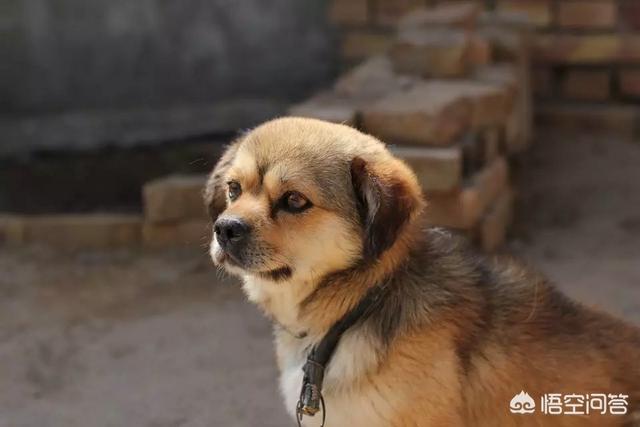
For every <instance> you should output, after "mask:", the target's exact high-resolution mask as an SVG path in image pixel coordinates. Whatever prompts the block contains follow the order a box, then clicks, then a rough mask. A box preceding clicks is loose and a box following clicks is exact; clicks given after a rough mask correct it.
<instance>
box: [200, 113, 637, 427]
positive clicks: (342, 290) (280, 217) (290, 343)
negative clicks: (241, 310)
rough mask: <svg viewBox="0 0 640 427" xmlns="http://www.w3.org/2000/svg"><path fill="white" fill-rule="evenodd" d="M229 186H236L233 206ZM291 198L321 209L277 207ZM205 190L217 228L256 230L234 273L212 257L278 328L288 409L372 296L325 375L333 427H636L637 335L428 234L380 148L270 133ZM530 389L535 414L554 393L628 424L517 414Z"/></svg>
mask: <svg viewBox="0 0 640 427" xmlns="http://www.w3.org/2000/svg"><path fill="white" fill-rule="evenodd" d="M230 180H232V181H236V182H238V183H239V184H240V185H241V187H242V193H241V195H240V196H239V197H237V199H235V201H231V200H229V199H228V197H227V182H228V181H230ZM292 190H294V191H298V192H300V193H301V194H303V195H304V196H305V197H306V198H307V199H308V200H309V201H310V202H311V204H312V206H311V207H310V208H308V209H306V210H304V211H303V212H300V213H289V212H286V211H283V210H282V209H278V206H280V205H279V203H280V202H279V200H280V197H281V196H282V194H283V193H285V192H286V191H292ZM205 193H206V195H205V196H206V200H207V203H208V206H209V208H210V212H211V215H212V218H213V220H214V221H215V220H216V219H217V218H218V217H220V218H226V217H235V218H241V219H242V220H243V221H246V222H247V223H248V224H250V226H251V229H252V231H251V236H250V240H249V242H248V243H247V245H246V248H244V249H243V251H242V252H241V253H238V254H236V257H235V258H234V259H233V260H231V259H230V257H229V256H228V254H226V253H225V251H224V250H222V248H221V247H220V245H219V244H218V242H217V240H216V237H215V235H214V238H213V241H212V244H211V255H212V257H213V259H214V261H215V262H216V264H218V265H221V266H224V267H225V269H226V270H227V271H229V272H231V273H234V274H237V275H239V276H241V277H242V279H243V282H244V285H243V288H244V290H245V292H246V294H247V296H248V298H249V299H250V300H251V301H253V302H255V303H256V304H258V305H259V306H260V307H261V308H262V309H263V310H264V312H265V313H266V314H267V315H268V316H269V317H270V318H271V319H273V322H274V325H275V341H276V348H277V358H278V364H279V368H280V371H281V381H280V385H281V390H282V393H283V395H284V399H285V402H286V407H287V409H288V410H289V411H290V412H292V413H293V411H294V409H295V405H296V401H297V399H298V395H299V392H300V387H301V384H302V369H301V368H302V365H303V363H304V361H305V358H306V356H307V353H308V351H309V350H310V348H311V347H312V346H313V345H314V344H316V343H318V342H319V340H320V339H321V338H322V337H323V335H324V334H325V333H326V332H327V330H328V329H329V328H330V327H331V325H332V324H334V323H335V322H336V321H337V320H338V319H339V318H340V317H341V316H342V315H343V314H344V313H346V312H347V311H349V310H350V309H352V308H353V307H354V306H355V305H356V304H357V302H358V301H359V300H360V299H361V298H362V297H363V295H365V293H366V292H367V290H368V289H370V288H371V287H373V286H376V285H378V286H382V287H383V299H382V302H381V304H380V305H379V306H378V307H377V308H376V310H375V311H374V312H373V313H372V314H370V315H368V316H367V317H366V318H364V319H362V320H361V321H359V322H358V323H357V324H356V325H355V326H353V327H352V328H350V329H349V330H348V331H347V332H346V333H345V334H344V336H343V337H342V339H341V341H340V343H339V345H338V347H337V349H336V352H335V354H334V357H333V359H332V361H331V362H330V364H329V366H328V368H327V372H326V377H325V382H324V388H323V394H324V397H325V400H326V412H327V413H326V416H327V426H328V427H346V426H349V427H377V426H398V427H405V426H509V425H536V426H542V425H544V426H547V425H558V426H560V425H562V426H620V425H634V424H633V423H634V422H637V420H638V419H639V418H640V415H639V414H640V412H639V411H640V332H639V330H638V329H636V328H635V327H632V326H631V325H628V324H626V323H624V322H622V321H620V320H617V319H614V318H612V317H610V316H608V315H606V314H603V313H599V312H596V311H593V310H591V309H588V308H585V307H583V306H581V305H579V304H577V303H575V302H573V301H571V300H569V299H568V298H566V297H565V296H564V295H562V294H561V293H560V292H558V291H557V290H556V289H555V288H554V287H553V286H551V285H550V284H549V283H548V282H547V281H546V280H545V279H544V278H543V277H540V276H539V275H537V274H535V273H533V272H531V271H529V270H527V269H525V268H523V267H522V266H520V265H518V264H517V263H515V262H513V261H503V262H502V263H494V262H492V261H490V260H488V259H487V258H485V257H483V256H480V255H478V254H476V253H475V252H473V251H472V250H471V249H470V248H468V247H467V244H466V243H465V241H463V240H461V239H460V238H457V237H455V236H454V235H452V234H451V233H450V232H448V231H445V230H443V229H439V228H428V227H425V226H424V225H423V217H424V212H425V201H424V199H423V196H422V192H421V190H420V187H419V185H418V183H417V181H416V178H415V176H414V174H413V172H412V171H411V170H410V169H409V168H408V167H407V166H406V165H405V164H404V163H403V162H401V161H400V160H398V159H396V158H394V157H393V156H392V155H391V154H390V153H389V152H388V151H387V150H386V148H385V146H384V144H382V143H381V142H379V141H378V140H376V139H375V138H373V137H371V136H368V135H364V134H362V133H360V132H358V131H356V130H354V129H352V128H350V127H347V126H343V125H336V124H329V123H325V122H321V121H317V120H311V119H301V118H282V119H277V120H273V121H270V122H267V123H266V124H263V125H261V126H259V127H258V128H256V129H255V130H253V131H251V132H249V133H248V134H246V135H244V136H242V137H241V138H239V139H238V140H237V141H236V142H235V143H233V144H232V145H231V146H230V147H229V148H228V150H227V152H226V153H225V154H224V155H223V157H222V159H221V160H220V161H219V163H218V165H217V166H216V168H215V169H214V171H213V173H212V174H211V176H210V179H209V182H208V184H207V188H206V192H205ZM427 202H428V201H427ZM521 390H524V391H526V392H528V393H529V394H530V395H531V396H532V397H533V398H534V400H535V401H536V403H537V406H538V408H539V406H540V397H541V396H542V395H543V394H545V393H562V394H571V393H577V394H586V393H613V394H620V393H623V394H627V395H629V406H628V409H629V412H628V414H627V415H626V416H614V415H589V416H570V415H564V416H559V415H556V416H553V415H543V414H542V413H541V411H540V410H539V409H538V410H537V411H536V412H535V413H534V414H530V415H516V414H512V413H510V411H509V402H510V400H511V398H512V397H513V396H514V395H515V394H517V393H519V392H520V391H521ZM634 417H635V418H634ZM318 418H319V416H316V417H314V418H308V417H307V418H305V420H304V422H305V425H317V424H318V422H319V419H318ZM634 420H636V421H634ZM625 423H626V424H625Z"/></svg>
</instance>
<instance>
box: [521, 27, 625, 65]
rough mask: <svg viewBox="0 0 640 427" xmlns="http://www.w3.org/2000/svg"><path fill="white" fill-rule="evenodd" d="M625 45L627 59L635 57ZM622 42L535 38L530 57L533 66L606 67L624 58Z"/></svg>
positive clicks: (581, 37)
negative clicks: (536, 64)
mask: <svg viewBox="0 0 640 427" xmlns="http://www.w3.org/2000/svg"><path fill="white" fill-rule="evenodd" d="M627 43H628V46H629V47H628V56H630V57H633V56H634V54H635V49H634V46H633V45H632V43H631V42H627ZM624 52H625V51H624V50H623V39H622V38H621V37H620V36H618V35H614V34H605V35H558V34H556V35H551V34H545V35H538V36H537V37H536V40H535V44H534V49H533V57H534V61H535V62H543V63H560V64H610V63H612V62H617V61H619V60H620V58H621V57H623V56H624Z"/></svg>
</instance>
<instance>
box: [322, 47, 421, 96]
mask: <svg viewBox="0 0 640 427" xmlns="http://www.w3.org/2000/svg"><path fill="white" fill-rule="evenodd" d="M416 82H417V79H416V78H414V77H411V76H407V75H400V74H398V73H396V72H395V71H394V70H393V66H392V64H391V61H390V59H389V58H388V57H387V56H386V55H379V56H374V57H372V58H369V59H367V60H366V61H364V62H363V63H362V64H360V65H357V66H356V67H354V68H353V69H352V70H351V71H349V72H348V73H346V74H344V75H343V76H341V77H339V78H338V80H337V81H336V83H335V84H334V86H333V91H334V92H335V93H336V94H337V95H339V96H342V97H345V98H346V97H350V98H355V99H357V100H358V101H363V102H369V101H375V100H376V99H378V98H380V97H381V96H384V95H386V94H388V93H391V92H394V91H401V90H406V89H409V88H410V87H411V86H413V85H414V84H415V83H416Z"/></svg>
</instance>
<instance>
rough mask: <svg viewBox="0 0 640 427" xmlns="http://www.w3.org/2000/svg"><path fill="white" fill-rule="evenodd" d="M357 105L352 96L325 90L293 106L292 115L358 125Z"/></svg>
mask: <svg viewBox="0 0 640 427" xmlns="http://www.w3.org/2000/svg"><path fill="white" fill-rule="evenodd" d="M356 112H357V107H356V106H355V104H354V102H353V100H352V99H350V98H344V97H341V96H338V95H336V94H334V93H331V92H323V93H320V94H318V95H315V96H313V97H312V98H309V99H308V100H306V101H304V102H301V103H299V104H296V105H293V106H291V107H290V108H289V109H288V111H287V113H288V115H290V116H298V117H310V118H314V119H319V120H326V121H328V122H332V123H341V124H345V125H349V126H356Z"/></svg>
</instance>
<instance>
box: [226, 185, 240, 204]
mask: <svg viewBox="0 0 640 427" xmlns="http://www.w3.org/2000/svg"><path fill="white" fill-rule="evenodd" d="M227 187H228V194H229V200H231V201H234V200H235V199H237V198H238V197H240V194H242V187H241V186H240V183H238V182H237V181H229V182H227Z"/></svg>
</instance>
